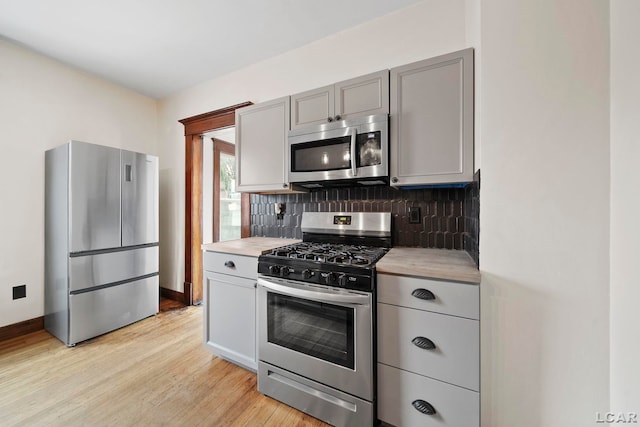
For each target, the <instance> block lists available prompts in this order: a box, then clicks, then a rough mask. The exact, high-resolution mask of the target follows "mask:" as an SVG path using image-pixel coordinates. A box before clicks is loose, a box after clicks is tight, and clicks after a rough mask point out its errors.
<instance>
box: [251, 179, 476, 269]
mask: <svg viewBox="0 0 640 427" xmlns="http://www.w3.org/2000/svg"><path fill="white" fill-rule="evenodd" d="M477 176H478V179H477V180H475V181H474V182H473V183H471V184H469V185H467V186H466V187H465V188H430V189H418V190H397V189H394V188H391V187H384V186H381V187H348V188H335V189H327V190H318V191H313V192H311V193H302V194H252V195H251V236H263V237H288V238H297V239H302V231H301V229H300V220H301V219H302V213H303V212H339V211H342V212H391V213H392V216H393V220H392V226H393V231H392V233H393V245H394V246H416V247H425V248H447V249H465V250H466V251H467V252H469V254H471V256H472V257H473V259H474V260H475V261H476V263H477V262H478V258H479V256H478V240H479V239H478V237H479V234H478V233H479V207H480V203H479V189H480V182H479V173H478V174H477ZM275 203H284V204H285V213H284V215H283V216H282V219H281V220H279V219H276V213H275V208H274V204H275ZM414 206H415V207H419V208H420V216H421V223H420V224H410V223H409V207H414Z"/></svg>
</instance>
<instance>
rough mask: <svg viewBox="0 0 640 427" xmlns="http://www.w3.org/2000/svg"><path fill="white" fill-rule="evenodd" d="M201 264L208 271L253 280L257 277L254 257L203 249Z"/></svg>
mask: <svg viewBox="0 0 640 427" xmlns="http://www.w3.org/2000/svg"><path fill="white" fill-rule="evenodd" d="M202 264H203V267H204V269H205V270H208V271H215V272H216V273H222V274H229V275H232V276H239V277H244V278H247V279H254V280H255V279H257V278H258V258H256V257H251V256H244V255H235V254H227V253H222V252H208V251H205V253H204V257H203V260H202Z"/></svg>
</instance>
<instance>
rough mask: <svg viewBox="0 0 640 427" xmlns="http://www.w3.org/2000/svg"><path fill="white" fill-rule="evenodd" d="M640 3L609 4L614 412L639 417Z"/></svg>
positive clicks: (617, 0)
mask: <svg viewBox="0 0 640 427" xmlns="http://www.w3.org/2000/svg"><path fill="white" fill-rule="evenodd" d="M638 18H640V2H638V1H637V0H613V1H611V296H610V298H611V409H612V411H615V412H618V411H624V412H636V413H640V386H639V384H640V365H639V363H638V362H639V361H640V339H639V335H638V327H639V325H640V314H639V313H640V311H639V310H638V301H640V269H638V262H639V261H640V248H639V246H638V242H640V224H639V223H638V219H639V218H640V197H638V184H639V183H640V179H639V178H638V168H639V166H640V104H639V103H638V102H639V100H640V80H638V77H639V76H640V50H639V49H638V41H639V40H640V26H638Z"/></svg>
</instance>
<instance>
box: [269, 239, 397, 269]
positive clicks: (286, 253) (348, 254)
mask: <svg viewBox="0 0 640 427" xmlns="http://www.w3.org/2000/svg"><path fill="white" fill-rule="evenodd" d="M385 253H386V249H384V248H379V247H373V246H363V245H345V244H332V243H313V242H301V243H297V244H295V245H289V246H283V247H280V248H276V249H273V250H272V251H271V253H270V254H268V255H270V256H271V257H276V258H290V259H296V260H305V261H316V262H324V263H330V264H345V265H353V266H368V265H372V264H374V263H375V262H376V261H377V260H378V259H380V258H381V257H382V256H383V255H384V254H385Z"/></svg>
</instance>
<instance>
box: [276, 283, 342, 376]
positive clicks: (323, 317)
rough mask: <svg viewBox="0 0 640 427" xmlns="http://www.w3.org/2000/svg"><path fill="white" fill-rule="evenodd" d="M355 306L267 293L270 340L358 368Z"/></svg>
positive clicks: (332, 361)
mask: <svg viewBox="0 0 640 427" xmlns="http://www.w3.org/2000/svg"><path fill="white" fill-rule="evenodd" d="M353 320H354V309H353V308H348V307H342V306H339V305H333V304H327V303H321V302H315V301H311V300H307V299H301V298H296V297H290V296H285V295H280V294H276V293H272V292H268V293H267V322H268V326H267V331H268V341H269V342H270V343H273V344H277V345H279V346H282V347H286V348H289V349H291V350H294V351H297V352H300V353H304V354H308V355H310V356H313V357H316V358H319V359H322V360H326V361H328V362H331V363H335V364H337V365H340V366H344V367H347V368H350V369H354V366H355V365H354V338H355V337H354V324H353Z"/></svg>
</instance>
